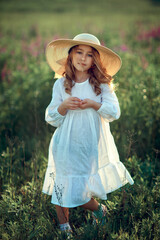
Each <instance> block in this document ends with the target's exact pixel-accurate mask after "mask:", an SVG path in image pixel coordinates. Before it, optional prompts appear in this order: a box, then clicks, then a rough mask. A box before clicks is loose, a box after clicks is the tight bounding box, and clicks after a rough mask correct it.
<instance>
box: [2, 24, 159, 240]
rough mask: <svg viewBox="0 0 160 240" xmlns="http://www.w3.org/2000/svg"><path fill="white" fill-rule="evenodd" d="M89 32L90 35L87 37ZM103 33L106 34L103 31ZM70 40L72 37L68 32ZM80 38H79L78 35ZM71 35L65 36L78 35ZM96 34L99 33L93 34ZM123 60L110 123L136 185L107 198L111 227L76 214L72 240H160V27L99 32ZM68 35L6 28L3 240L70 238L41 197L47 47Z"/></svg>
mask: <svg viewBox="0 0 160 240" xmlns="http://www.w3.org/2000/svg"><path fill="white" fill-rule="evenodd" d="M88 29H89V26H88V27H87V28H86V29H84V31H85V30H86V31H89V30H88ZM104 29H105V28H104ZM65 34H66V33H65ZM75 34H76V33H75ZM75 34H74V33H73V35H71V34H68V35H67V34H66V37H67V38H72V37H73V36H74V35H75ZM93 34H94V32H93ZM95 34H96V35H97V37H99V38H100V40H101V43H102V44H103V45H105V46H108V47H110V48H112V49H113V50H114V51H116V52H117V53H118V54H119V55H120V56H121V58H122V62H123V65H122V68H121V70H120V72H119V73H118V74H117V75H116V76H115V79H114V84H115V91H116V94H117V96H118V99H119V102H120V107H121V117H120V119H119V120H118V121H114V122H113V123H111V124H110V127H111V131H112V134H113V136H114V139H115V142H116V145H117V148H118V151H119V155H120V159H121V161H122V162H123V163H124V164H125V166H126V167H127V169H128V170H129V172H130V173H131V176H132V177H133V179H134V181H135V183H134V185H132V186H130V185H126V186H124V187H123V188H121V189H119V190H116V191H115V192H113V193H111V194H108V200H106V201H102V200H99V201H100V202H102V203H103V204H105V205H106V206H107V208H108V215H107V223H106V224H105V225H104V226H103V227H101V226H98V227H94V226H93V225H92V216H91V213H90V212H89V211H85V210H83V209H81V208H79V207H77V208H73V209H70V223H71V226H72V228H73V230H74V233H73V239H84V240H87V239H90V240H94V239H99V240H101V239H107V240H108V239H109V240H112V239H116V240H125V239H126V240H139V239H140V240H145V239H146V240H148V239H149V240H150V239H154V240H158V239H160V176H159V173H160V164H159V157H160V148H159V146H160V107H159V106H160V67H159V66H160V25H158V24H157V25H154V26H152V25H149V24H148V25H147V24H144V22H137V23H135V25H134V26H132V28H130V29H129V30H125V29H123V31H122V30H121V29H120V30H119V31H118V32H117V33H116V39H117V40H115V39H113V36H112V34H111V33H109V32H106V31H105V30H103V32H96V33H95ZM60 37H63V35H61V34H60V33H57V32H55V33H54V32H53V34H52V36H44V35H43V34H41V31H40V29H39V26H38V25H35V24H32V25H31V26H30V27H28V28H27V29H26V32H23V33H21V32H18V31H17V32H15V31H13V30H12V29H10V30H7V31H5V29H4V28H1V29H0V38H1V45H0V70H1V71H0V109H1V114H0V134H1V138H0V213H1V223H0V228H1V231H0V239H3V240H11V239H12V240H26V239H27V240H31V239H36V240H41V239H42V240H43V239H46V240H50V239H64V236H63V235H62V234H61V233H60V230H59V228H58V220H57V217H56V212H55V208H54V205H52V204H51V203H50V200H51V198H50V196H47V195H44V194H42V184H43V180H44V174H45V170H46V167H47V161H48V160H47V155H48V146H49V141H50V138H51V136H52V134H53V132H54V130H55V129H54V128H53V127H51V126H49V125H48V124H46V123H45V120H44V113H45V109H46V107H47V105H48V104H49V102H50V100H51V94H52V86H53V84H54V82H55V80H56V78H55V74H54V72H53V71H51V69H50V68H49V66H48V64H47V62H46V59H45V47H46V44H47V43H48V42H49V41H51V40H53V39H57V38H60Z"/></svg>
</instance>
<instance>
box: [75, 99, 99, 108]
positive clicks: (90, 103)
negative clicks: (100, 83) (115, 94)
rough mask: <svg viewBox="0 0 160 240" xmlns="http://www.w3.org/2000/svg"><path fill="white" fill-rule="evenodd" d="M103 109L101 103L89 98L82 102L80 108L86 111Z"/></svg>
mask: <svg viewBox="0 0 160 240" xmlns="http://www.w3.org/2000/svg"><path fill="white" fill-rule="evenodd" d="M100 107H101V104H100V103H97V102H95V101H94V100H91V99H89V98H86V99H84V100H81V103H80V106H79V108H81V109H86V108H93V109H95V110H96V111H97V110H98V109H99V108H100Z"/></svg>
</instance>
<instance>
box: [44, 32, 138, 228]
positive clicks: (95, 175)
mask: <svg viewBox="0 0 160 240" xmlns="http://www.w3.org/2000/svg"><path fill="white" fill-rule="evenodd" d="M46 58H47V61H48V64H49V65H50V67H51V68H52V69H53V70H54V72H55V73H57V74H59V75H62V76H63V77H62V78H60V79H58V80H57V81H56V82H55V84H54V87H53V95H52V100H51V103H50V104H49V106H48V107H47V109H46V115H45V120H46V121H47V122H48V123H49V124H51V125H52V126H54V127H57V129H56V131H55V132H54V134H53V137H52V139H51V142H50V146H49V161H48V168H47V171H46V175H45V180H44V185H43V192H44V193H46V194H49V195H52V200H51V202H52V203H53V204H55V207H56V211H57V216H58V220H59V223H60V229H61V230H62V231H63V230H65V231H66V230H67V231H71V227H70V225H69V208H73V207H77V206H81V207H83V208H85V209H88V210H90V211H92V215H93V218H94V220H95V221H96V222H100V223H102V220H103V218H104V217H105V215H106V212H107V209H106V207H105V206H104V205H102V204H99V203H98V202H97V201H96V200H95V199H94V198H93V196H95V197H98V198H100V199H102V200H106V199H107V195H106V194H107V193H110V192H112V191H114V190H116V189H118V188H120V187H122V186H123V185H124V184H126V183H130V184H133V183H134V182H133V179H132V178H131V176H130V174H129V172H128V171H127V169H126V168H125V166H124V165H123V163H122V162H121V161H120V160H119V155H118V152H117V149H116V146H115V143H114V140H113V137H112V135H111V132H110V128H109V122H112V121H113V120H116V119H118V118H119V116H120V108H119V103H118V99H117V97H116V94H115V93H114V91H113V89H112V87H111V82H112V76H113V75H115V74H116V73H117V71H118V70H119V69H120V67H121V59H120V57H119V56H118V55H117V54H116V53H114V52H113V51H111V50H110V49H109V48H106V47H104V46H102V45H101V44H100V42H99V40H98V39H97V38H96V37H95V36H94V35H91V34H86V33H83V34H79V35H77V36H76V37H75V38H74V39H73V40H71V39H59V40H55V41H52V42H51V43H49V44H48V46H47V48H46Z"/></svg>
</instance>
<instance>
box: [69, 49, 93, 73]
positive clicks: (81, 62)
mask: <svg viewBox="0 0 160 240" xmlns="http://www.w3.org/2000/svg"><path fill="white" fill-rule="evenodd" d="M72 64H73V65H74V67H75V69H76V70H77V71H80V72H88V69H90V68H91V66H92V64H93V53H92V48H91V47H90V46H87V45H78V46H77V47H76V48H75V49H74V51H73V54H72Z"/></svg>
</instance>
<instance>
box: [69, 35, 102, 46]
mask: <svg viewBox="0 0 160 240" xmlns="http://www.w3.org/2000/svg"><path fill="white" fill-rule="evenodd" d="M73 40H76V41H85V42H90V43H94V44H97V45H101V44H100V41H99V40H98V38H97V37H95V36H94V35H92V34H89V33H81V34H78V35H76V36H75V37H74V38H73Z"/></svg>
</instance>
